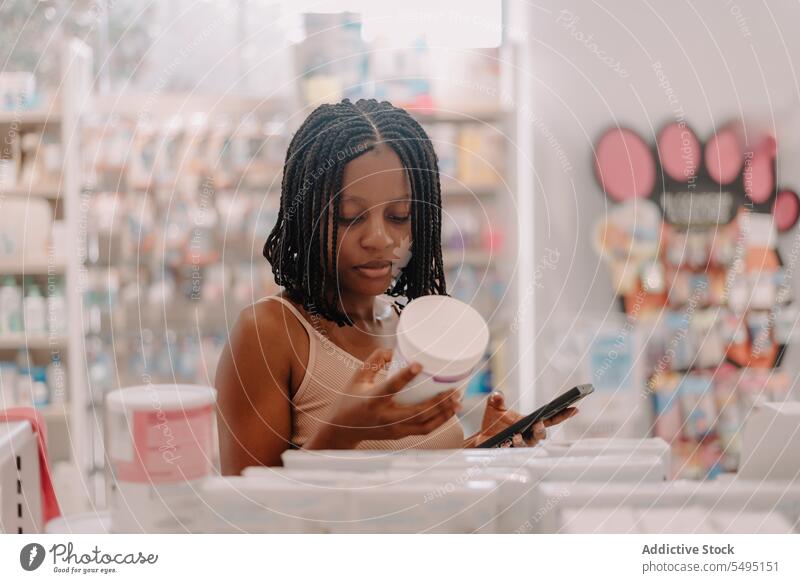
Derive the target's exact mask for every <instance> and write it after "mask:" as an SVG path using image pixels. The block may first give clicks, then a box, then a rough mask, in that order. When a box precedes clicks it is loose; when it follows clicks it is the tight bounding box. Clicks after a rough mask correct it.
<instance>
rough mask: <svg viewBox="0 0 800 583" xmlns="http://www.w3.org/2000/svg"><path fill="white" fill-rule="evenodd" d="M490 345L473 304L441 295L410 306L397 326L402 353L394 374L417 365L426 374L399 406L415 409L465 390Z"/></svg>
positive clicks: (394, 363)
mask: <svg viewBox="0 0 800 583" xmlns="http://www.w3.org/2000/svg"><path fill="white" fill-rule="evenodd" d="M488 344H489V329H488V327H487V326H486V322H485V320H484V319H483V317H482V316H481V315H480V314H479V313H478V312H477V311H476V310H475V309H474V308H472V307H471V306H469V305H468V304H465V303H464V302H461V301H459V300H456V299H454V298H451V297H448V296H439V295H434V296H422V297H419V298H416V299H415V300H413V301H411V302H409V304H408V305H407V306H406V307H405V308H404V309H403V311H402V313H401V315H400V321H399V322H398V324H397V347H396V348H395V350H394V359H393V360H392V363H391V365H390V369H391V370H398V369H400V368H403V367H405V366H407V364H408V363H410V362H418V363H420V364H421V365H422V371H420V373H419V374H418V375H417V376H416V378H414V380H412V381H411V382H410V383H409V384H408V385H407V386H406V387H405V388H404V389H403V390H401V391H400V392H399V393H397V395H396V396H395V400H396V401H397V402H398V403H401V404H406V405H410V404H415V403H419V402H421V401H424V400H426V399H429V398H430V397H433V396H435V395H436V394H438V393H441V392H442V391H446V390H449V389H452V388H454V387H455V386H458V385H464V384H465V381H466V380H467V379H468V378H469V377H470V375H472V373H473V372H474V370H475V367H476V366H477V365H478V364H479V363H480V362H481V358H482V357H483V355H484V353H485V352H486V347H487V346H488Z"/></svg>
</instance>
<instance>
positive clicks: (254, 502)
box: [201, 476, 348, 533]
mask: <svg viewBox="0 0 800 583" xmlns="http://www.w3.org/2000/svg"><path fill="white" fill-rule="evenodd" d="M201 495H202V497H203V499H204V500H205V503H206V504H205V509H204V512H203V514H204V516H203V521H202V532H207V533H243V532H244V533H325V532H330V529H331V525H332V524H334V523H336V522H340V521H346V520H347V504H348V500H347V495H348V494H347V490H344V489H341V490H338V489H334V488H331V489H328V490H326V492H325V494H324V495H320V491H319V489H318V488H315V487H311V486H308V485H299V484H296V483H294V484H289V483H286V484H281V483H278V482H277V480H275V479H272V478H270V479H260V478H256V477H242V476H234V477H222V478H209V479H208V480H206V481H205V483H204V484H203V486H202V488H201Z"/></svg>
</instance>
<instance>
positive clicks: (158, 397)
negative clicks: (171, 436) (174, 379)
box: [106, 384, 217, 412]
mask: <svg viewBox="0 0 800 583" xmlns="http://www.w3.org/2000/svg"><path fill="white" fill-rule="evenodd" d="M216 400H217V390H216V389H214V388H212V387H204V386H202V385H181V384H174V385H172V384H163V385H139V386H136V387H127V388H125V389H117V390H116V391H112V392H110V393H108V395H107V396H106V406H107V407H108V408H109V409H113V410H115V411H122V412H125V411H140V410H142V409H146V410H152V409H164V410H175V409H178V410H182V409H183V410H185V409H194V408H196V407H202V406H204V405H213V404H214V403H215V402H216Z"/></svg>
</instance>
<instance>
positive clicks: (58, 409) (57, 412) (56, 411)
mask: <svg viewBox="0 0 800 583" xmlns="http://www.w3.org/2000/svg"><path fill="white" fill-rule="evenodd" d="M37 410H38V411H39V413H41V414H42V417H44V419H45V421H48V422H50V421H66V419H67V416H68V415H69V403H66V402H65V403H58V404H53V405H46V406H44V407H39V408H38V409H37Z"/></svg>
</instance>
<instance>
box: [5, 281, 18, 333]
mask: <svg viewBox="0 0 800 583" xmlns="http://www.w3.org/2000/svg"><path fill="white" fill-rule="evenodd" d="M16 332H22V290H20V288H19V286H18V285H17V283H16V281H15V280H14V277H13V276H11V275H7V276H6V277H5V279H4V280H3V284H2V286H0V334H14V333H16Z"/></svg>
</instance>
